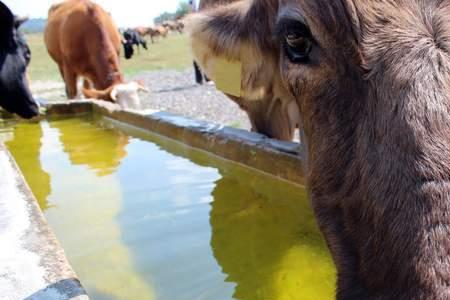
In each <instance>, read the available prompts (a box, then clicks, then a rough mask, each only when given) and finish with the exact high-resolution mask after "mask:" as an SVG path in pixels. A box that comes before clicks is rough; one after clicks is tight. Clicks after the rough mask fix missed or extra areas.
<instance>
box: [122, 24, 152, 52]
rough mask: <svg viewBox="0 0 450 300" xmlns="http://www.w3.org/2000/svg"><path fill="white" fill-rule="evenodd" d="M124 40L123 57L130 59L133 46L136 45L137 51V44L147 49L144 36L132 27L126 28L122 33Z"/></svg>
mask: <svg viewBox="0 0 450 300" xmlns="http://www.w3.org/2000/svg"><path fill="white" fill-rule="evenodd" d="M123 38H124V41H123V42H122V44H123V49H124V51H125V58H126V59H130V58H131V57H132V56H133V54H134V49H133V46H134V45H136V46H137V48H138V51H139V46H140V45H142V47H144V49H145V50H147V42H146V41H145V40H144V38H143V37H142V36H141V35H140V34H139V32H137V31H136V30H134V29H127V30H125V32H124V33H123Z"/></svg>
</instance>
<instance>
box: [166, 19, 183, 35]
mask: <svg viewBox="0 0 450 300" xmlns="http://www.w3.org/2000/svg"><path fill="white" fill-rule="evenodd" d="M162 26H163V27H164V28H166V29H167V31H168V32H169V31H172V32H178V33H180V34H182V33H183V30H184V24H183V22H181V21H178V20H177V21H164V22H163V23H162Z"/></svg>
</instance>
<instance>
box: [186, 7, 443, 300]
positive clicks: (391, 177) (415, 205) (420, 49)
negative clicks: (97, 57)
mask: <svg viewBox="0 0 450 300" xmlns="http://www.w3.org/2000/svg"><path fill="white" fill-rule="evenodd" d="M256 16H258V17H257V18H256ZM300 23H302V24H304V25H306V26H307V27H308V28H309V30H310V32H311V36H312V38H313V40H314V45H313V48H312V52H311V54H310V57H309V60H308V61H307V62H303V63H293V62H291V60H289V59H288V58H287V55H286V53H285V52H286V51H285V45H286V44H285V40H286V36H285V35H286V34H285V32H286V30H287V29H288V28H289V27H290V26H294V24H295V25H298V24H300ZM191 31H192V37H193V39H194V46H195V47H197V48H202V49H203V50H204V51H203V52H202V51H197V52H196V53H197V54H199V53H203V55H208V56H226V57H229V58H237V57H238V56H239V55H240V54H239V53H240V51H241V49H242V48H243V47H246V48H248V47H250V48H251V49H252V51H253V52H254V53H258V54H259V55H260V56H256V57H257V61H248V64H253V65H254V66H252V67H247V68H246V69H245V70H244V72H248V73H252V74H245V76H247V77H252V78H253V80H254V81H257V80H258V76H259V74H264V71H266V72H268V71H272V72H274V73H279V74H280V75H281V78H282V81H283V84H284V86H286V88H287V89H288V90H289V91H290V93H291V94H292V96H294V97H295V98H296V99H297V103H298V105H299V108H300V113H301V117H302V121H303V126H304V129H305V133H306V137H307V141H308V153H309V162H308V170H307V176H308V185H309V192H310V196H311V200H312V204H313V207H314V210H315V213H316V216H317V219H318V222H319V225H320V227H321V230H322V232H323V233H324V236H325V238H326V240H327V242H328V245H329V247H330V250H331V253H332V255H333V258H334V261H335V264H336V267H337V272H338V282H337V299H346V300H349V299H355V300H356V299H358V300H360V299H373V300H375V299H377V300H386V299H389V300H397V299H398V300H419V299H421V300H425V299H427V300H444V299H450V95H449V91H450V54H449V53H450V1H448V0H435V1H431V0H430V1H423V0H379V1H371V0H336V1H329V0H251V1H250V0H248V1H247V0H244V1H240V2H239V3H236V4H234V5H230V6H227V7H219V8H216V9H214V10H209V11H205V12H204V13H201V14H199V15H197V16H194V17H192V18H191ZM196 43H197V45H196ZM198 44H200V45H198ZM206 51H209V52H206ZM262 57H265V58H267V57H270V58H271V60H272V61H273V62H276V63H275V65H274V66H272V65H271V64H269V65H268V66H269V68H270V70H266V69H265V65H262V66H258V64H259V63H260V61H259V60H260V59H261V58H262ZM251 83H252V82H250V83H249V84H248V85H247V86H245V87H244V89H245V88H248V89H250V90H251V89H252V84H251ZM280 197H282V195H280Z"/></svg>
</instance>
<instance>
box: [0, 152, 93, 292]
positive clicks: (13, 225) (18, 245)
mask: <svg viewBox="0 0 450 300" xmlns="http://www.w3.org/2000/svg"><path fill="white" fill-rule="evenodd" d="M0 170H1V174H2V176H0V191H1V194H0V208H1V209H0V245H3V246H2V247H1V249H0V265H1V269H0V295H2V296H1V298H2V299H11V300H12V299H25V300H31V299H33V300H40V299H45V300H66V299H67V300H69V299H71V300H74V299H76V300H87V299H89V298H88V296H87V294H86V291H85V290H84V289H83V287H82V286H81V283H80V281H79V280H78V278H77V276H76V274H75V272H74V271H73V269H72V267H71V266H70V264H69V262H68V260H67V258H66V256H65V253H64V250H63V249H62V247H61V246H60V244H59V243H58V241H57V239H56V237H55V235H54V233H53V231H52V230H51V228H50V226H49V225H48V223H47V221H46V220H45V218H44V215H43V214H42V212H41V210H40V208H39V205H38V202H37V200H36V199H35V197H34V196H33V194H32V192H31V190H30V188H29V187H28V185H27V183H26V181H25V179H24V177H23V176H22V172H21V171H20V169H19V167H18V166H17V164H16V162H15V161H14V159H13V158H12V156H11V154H10V153H9V151H8V150H7V149H6V147H5V146H4V145H3V144H2V143H0Z"/></svg>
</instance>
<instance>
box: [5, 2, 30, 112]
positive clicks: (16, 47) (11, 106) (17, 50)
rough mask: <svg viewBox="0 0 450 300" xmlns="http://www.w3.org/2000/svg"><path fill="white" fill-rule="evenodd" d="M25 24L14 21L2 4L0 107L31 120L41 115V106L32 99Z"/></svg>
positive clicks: (22, 20) (14, 18) (23, 20)
mask: <svg viewBox="0 0 450 300" xmlns="http://www.w3.org/2000/svg"><path fill="white" fill-rule="evenodd" d="M25 21H26V19H19V18H16V17H14V15H13V14H12V12H11V11H10V10H9V8H8V7H7V6H6V5H5V4H3V2H0V106H1V107H3V108H4V109H6V110H7V111H9V112H11V113H16V114H18V115H19V116H21V117H23V118H27V119H28V118H31V117H34V116H36V115H38V114H39V105H38V104H37V102H36V101H35V100H34V99H33V96H32V95H31V91H30V88H29V86H28V80H27V76H26V68H27V66H28V64H29V63H30V59H31V52H30V49H29V48H28V45H27V43H26V41H25V38H24V36H23V35H22V33H20V32H19V27H20V25H21V24H22V23H23V22H25Z"/></svg>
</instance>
